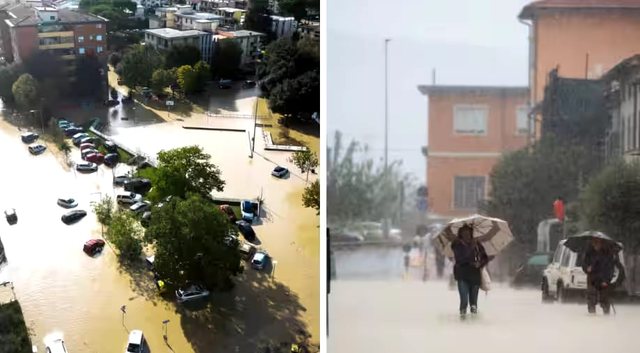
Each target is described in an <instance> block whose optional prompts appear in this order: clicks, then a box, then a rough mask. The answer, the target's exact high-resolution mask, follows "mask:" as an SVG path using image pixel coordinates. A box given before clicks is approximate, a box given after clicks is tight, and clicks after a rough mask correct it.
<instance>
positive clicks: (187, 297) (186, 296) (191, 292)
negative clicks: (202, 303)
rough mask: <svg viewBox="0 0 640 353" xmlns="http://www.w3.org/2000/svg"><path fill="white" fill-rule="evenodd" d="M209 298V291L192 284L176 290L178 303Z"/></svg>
mask: <svg viewBox="0 0 640 353" xmlns="http://www.w3.org/2000/svg"><path fill="white" fill-rule="evenodd" d="M208 296H209V291H208V290H207V289H205V288H204V287H203V286H201V285H198V284H192V285H190V286H187V287H185V288H179V289H177V290H176V299H177V300H178V303H184V302H188V301H191V300H196V299H201V298H206V297H208Z"/></svg>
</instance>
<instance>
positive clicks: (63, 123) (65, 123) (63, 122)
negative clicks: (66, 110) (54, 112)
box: [58, 119, 71, 126]
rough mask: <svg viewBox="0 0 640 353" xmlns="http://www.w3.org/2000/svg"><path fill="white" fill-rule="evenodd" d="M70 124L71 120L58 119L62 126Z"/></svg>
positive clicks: (59, 124)
mask: <svg viewBox="0 0 640 353" xmlns="http://www.w3.org/2000/svg"><path fill="white" fill-rule="evenodd" d="M69 124H71V122H70V121H69V120H66V119H58V126H61V125H69Z"/></svg>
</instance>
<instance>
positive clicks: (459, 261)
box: [451, 239, 489, 286]
mask: <svg viewBox="0 0 640 353" xmlns="http://www.w3.org/2000/svg"><path fill="white" fill-rule="evenodd" d="M451 249H452V250H453V254H454V255H455V260H456V263H455V265H454V266H453V277H454V278H455V279H456V281H465V282H468V283H469V284H471V285H478V286H479V285H480V282H481V275H480V270H481V269H482V267H483V266H485V265H486V264H487V263H488V262H489V257H488V256H487V253H486V251H485V250H484V247H483V246H482V244H480V243H475V246H474V244H466V243H464V242H463V241H461V240H458V239H456V240H455V241H454V242H453V243H452V244H451ZM476 263H478V264H480V266H479V267H476V266H475V264H476Z"/></svg>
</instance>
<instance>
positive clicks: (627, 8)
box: [518, 0, 640, 135]
mask: <svg viewBox="0 0 640 353" xmlns="http://www.w3.org/2000/svg"><path fill="white" fill-rule="evenodd" d="M518 17H519V19H520V20H521V21H523V23H525V24H527V25H528V26H529V86H530V89H531V90H530V102H531V106H533V107H535V106H536V105H537V104H538V103H540V102H541V101H542V99H543V96H544V87H545V85H546V81H547V77H548V75H549V71H551V70H552V69H554V68H556V67H557V68H558V75H559V76H562V77H566V78H590V79H597V78H600V77H601V76H602V75H604V74H605V73H606V72H607V71H608V70H610V69H611V68H612V67H614V66H615V65H616V64H617V63H619V62H620V61H622V60H623V59H625V58H627V57H630V56H632V55H634V54H637V53H640V40H638V33H640V0H542V1H536V2H532V3H531V4H529V5H527V6H525V7H524V8H523V9H522V12H521V13H520V15H519V16H518ZM536 125H537V126H539V124H536ZM537 132H539V131H537ZM536 135H538V134H536Z"/></svg>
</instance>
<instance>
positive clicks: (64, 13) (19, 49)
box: [0, 5, 108, 63]
mask: <svg viewBox="0 0 640 353" xmlns="http://www.w3.org/2000/svg"><path fill="white" fill-rule="evenodd" d="M0 18H4V20H3V21H2V22H1V23H0V38H2V46H3V47H2V52H4V53H5V56H6V57H7V58H9V59H10V60H8V61H13V62H18V63H20V62H22V61H24V60H25V59H26V58H28V57H29V56H30V55H31V54H32V53H34V52H35V51H37V50H41V51H47V52H49V53H52V54H55V55H58V56H60V57H61V58H63V59H74V58H75V57H77V56H81V55H95V56H97V57H98V58H99V59H101V61H102V62H104V63H106V58H107V55H108V52H107V29H106V27H107V22H108V21H107V20H106V19H104V18H102V17H99V16H94V15H90V14H86V13H81V12H78V11H74V10H70V9H57V8H55V7H29V6H26V5H17V6H9V7H5V8H4V9H0Z"/></svg>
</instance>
